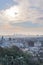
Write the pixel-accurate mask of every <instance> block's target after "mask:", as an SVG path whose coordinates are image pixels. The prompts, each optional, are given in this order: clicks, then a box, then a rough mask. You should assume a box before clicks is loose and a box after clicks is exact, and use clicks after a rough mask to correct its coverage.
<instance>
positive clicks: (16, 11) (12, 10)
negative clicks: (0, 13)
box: [6, 6, 19, 18]
mask: <svg viewBox="0 0 43 65" xmlns="http://www.w3.org/2000/svg"><path fill="white" fill-rule="evenodd" d="M6 15H7V16H8V17H9V18H15V17H16V16H18V15H19V8H18V7H16V6H15V7H13V8H10V9H8V10H6Z"/></svg>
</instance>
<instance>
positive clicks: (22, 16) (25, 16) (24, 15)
mask: <svg viewBox="0 0 43 65" xmlns="http://www.w3.org/2000/svg"><path fill="white" fill-rule="evenodd" d="M13 1H14V2H17V3H18V4H19V5H14V6H11V7H10V8H8V9H6V10H2V11H1V12H0V20H2V21H4V22H5V23H6V22H7V23H9V22H12V23H18V22H24V21H28V22H29V21H31V22H32V23H43V22H42V21H43V20H40V19H39V18H40V17H43V14H42V13H43V12H41V10H42V9H43V6H42V5H43V4H41V3H42V2H43V1H42V0H38V1H37V0H13ZM40 2H41V3H40ZM15 9H16V10H15ZM11 10H12V12H10V11H11ZM14 10H15V11H14ZM16 11H18V12H16ZM13 12H15V13H17V14H18V15H14V14H15V13H13ZM9 13H10V14H9ZM39 21H40V22H39Z"/></svg>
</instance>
